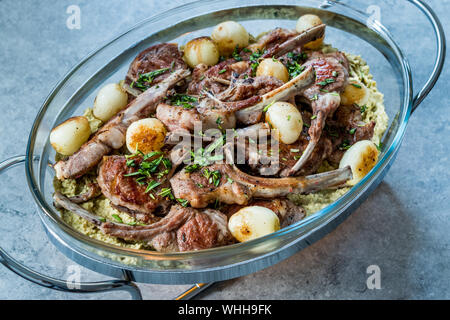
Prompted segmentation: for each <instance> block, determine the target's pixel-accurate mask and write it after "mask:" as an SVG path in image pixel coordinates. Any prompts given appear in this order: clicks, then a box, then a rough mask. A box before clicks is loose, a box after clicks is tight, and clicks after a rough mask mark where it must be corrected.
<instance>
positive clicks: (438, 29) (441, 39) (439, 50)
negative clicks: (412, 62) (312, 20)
mask: <svg viewBox="0 0 450 320" xmlns="http://www.w3.org/2000/svg"><path fill="white" fill-rule="evenodd" d="M406 1H408V2H411V3H412V4H414V5H415V6H416V7H417V8H418V9H419V10H420V11H422V13H423V14H424V15H425V16H426V17H427V19H428V21H429V22H430V23H431V26H432V27H433V31H434V35H435V37H436V58H435V61H434V66H433V71H432V72H431V74H430V75H429V77H428V79H427V81H426V83H425V84H424V86H423V87H422V89H420V90H419V92H418V93H417V94H416V95H415V96H414V98H413V101H412V110H411V113H413V112H414V111H415V110H416V109H417V107H418V106H419V105H420V103H421V102H422V101H423V99H425V97H426V96H427V95H428V93H430V91H431V89H433V87H434V85H435V84H436V81H437V80H438V79H439V76H440V75H441V72H442V68H443V67H444V62H445V52H446V40H445V33H444V29H443V27H442V24H441V21H440V20H439V18H438V17H437V15H436V13H435V12H434V11H433V9H431V7H430V6H429V5H428V4H426V3H425V2H424V1H422V0H406ZM339 2H342V3H344V1H342V0H324V3H323V4H322V5H321V7H322V8H328V7H331V6H333V5H334V4H335V3H339ZM346 2H347V3H348V4H349V6H353V3H352V2H351V1H346ZM361 12H362V11H361Z"/></svg>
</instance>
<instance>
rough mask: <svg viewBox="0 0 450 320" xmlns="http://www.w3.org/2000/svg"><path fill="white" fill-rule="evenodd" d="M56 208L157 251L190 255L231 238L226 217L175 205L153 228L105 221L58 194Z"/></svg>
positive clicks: (151, 225)
mask: <svg viewBox="0 0 450 320" xmlns="http://www.w3.org/2000/svg"><path fill="white" fill-rule="evenodd" d="M53 200H54V202H55V204H56V205H57V206H59V207H62V208H64V209H66V210H69V211H71V212H73V213H75V214H77V215H79V216H80V217H82V218H83V219H86V220H87V221H89V222H91V223H93V224H94V225H96V226H97V227H99V228H100V230H101V231H102V232H103V233H105V234H108V235H111V236H114V237H118V238H122V239H125V240H132V241H144V242H146V243H147V244H149V245H151V246H152V247H154V248H155V249H156V250H157V251H161V252H173V251H190V250H201V249H208V248H212V247H216V246H221V245H225V244H228V243H230V242H231V241H232V236H231V234H230V232H229V231H228V228H227V217H226V216H225V215H224V214H222V213H221V212H219V211H217V210H212V209H205V210H197V209H193V208H185V207H182V206H180V205H173V206H172V207H171V208H170V212H169V213H168V214H167V216H165V217H164V218H162V219H161V220H159V221H158V222H155V223H152V224H150V225H128V224H123V223H115V222H111V221H105V219H104V218H101V217H99V216H96V215H94V214H92V213H90V212H89V211H87V210H85V209H84V208H82V207H81V206H79V205H77V204H75V203H73V202H71V201H70V200H69V199H68V198H67V197H65V196H64V195H62V194H61V193H59V192H56V193H55V194H54V195H53Z"/></svg>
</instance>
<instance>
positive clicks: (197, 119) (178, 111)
mask: <svg viewBox="0 0 450 320" xmlns="http://www.w3.org/2000/svg"><path fill="white" fill-rule="evenodd" d="M156 118H158V119H159V120H160V121H161V122H162V123H164V125H165V126H166V127H167V128H168V129H169V130H170V131H176V130H187V131H192V130H194V125H195V123H201V122H202V119H201V118H202V117H201V115H200V114H199V113H198V112H197V110H196V109H186V108H183V107H182V106H172V105H170V104H166V103H160V104H159V105H158V106H157V107H156ZM206 129H208V128H204V130H206Z"/></svg>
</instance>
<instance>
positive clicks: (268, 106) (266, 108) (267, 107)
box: [263, 100, 275, 112]
mask: <svg viewBox="0 0 450 320" xmlns="http://www.w3.org/2000/svg"><path fill="white" fill-rule="evenodd" d="M274 103H275V100H274V101H272V102H271V103H269V104H268V105H267V106H265V107H264V109H263V112H267V110H269V108H270V107H271V106H272V105H273V104H274Z"/></svg>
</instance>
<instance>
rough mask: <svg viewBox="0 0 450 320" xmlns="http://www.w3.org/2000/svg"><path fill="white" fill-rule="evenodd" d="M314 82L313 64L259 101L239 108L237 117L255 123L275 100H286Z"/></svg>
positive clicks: (245, 121) (244, 122)
mask: <svg viewBox="0 0 450 320" xmlns="http://www.w3.org/2000/svg"><path fill="white" fill-rule="evenodd" d="M313 82H314V70H313V68H312V67H311V66H309V67H307V68H306V69H305V70H304V71H303V72H302V73H300V74H299V75H298V76H296V77H295V78H293V79H291V80H290V81H288V82H286V83H285V84H283V85H282V86H281V87H278V88H276V89H275V90H272V91H270V92H268V93H266V94H264V95H262V96H261V98H260V100H259V102H258V103H256V104H254V105H252V106H250V107H247V108H244V109H240V110H237V111H236V112H235V115H236V119H237V120H238V121H239V122H241V123H243V124H254V123H257V122H259V121H260V120H261V117H262V113H263V110H264V108H265V107H266V106H267V105H269V104H270V103H272V102H275V101H285V100H288V99H289V98H291V97H293V96H295V95H297V94H299V93H300V92H302V91H303V90H304V89H306V88H307V87H308V86H310V85H311V84H312V83H313Z"/></svg>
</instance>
